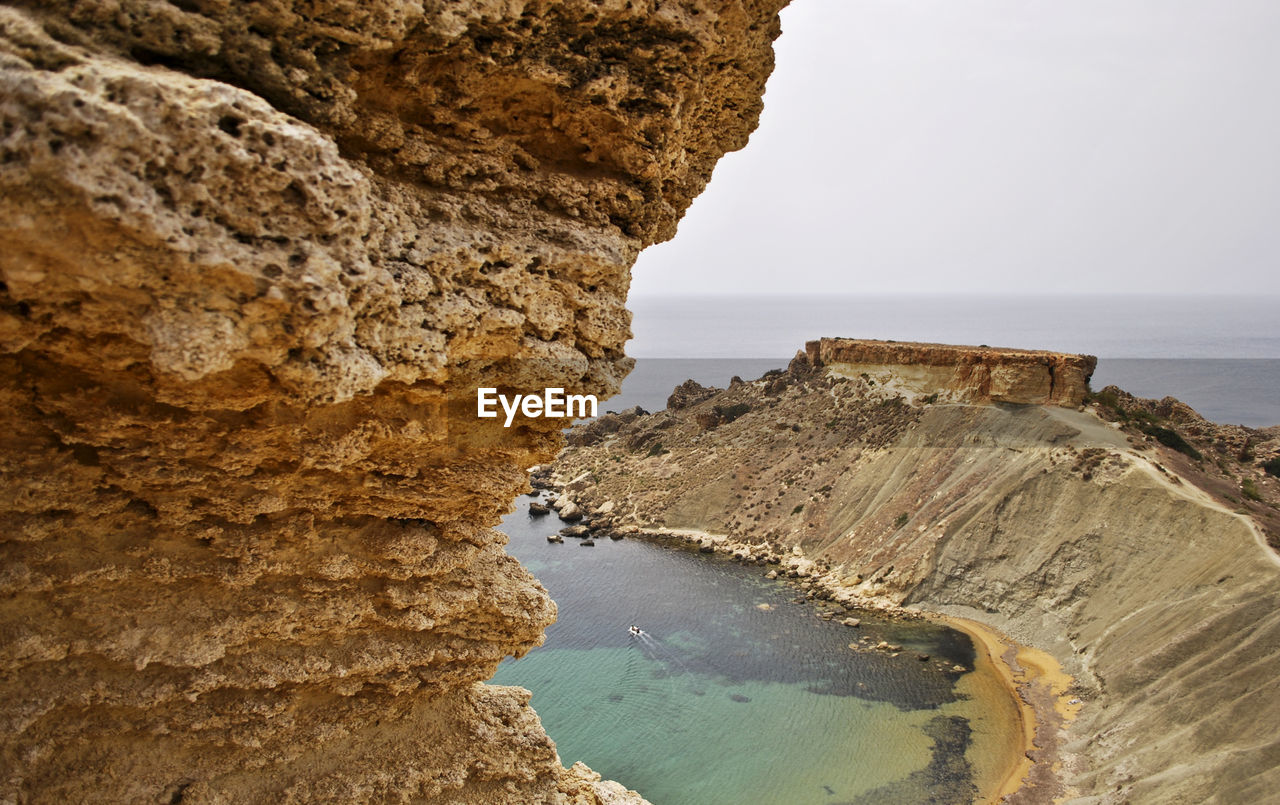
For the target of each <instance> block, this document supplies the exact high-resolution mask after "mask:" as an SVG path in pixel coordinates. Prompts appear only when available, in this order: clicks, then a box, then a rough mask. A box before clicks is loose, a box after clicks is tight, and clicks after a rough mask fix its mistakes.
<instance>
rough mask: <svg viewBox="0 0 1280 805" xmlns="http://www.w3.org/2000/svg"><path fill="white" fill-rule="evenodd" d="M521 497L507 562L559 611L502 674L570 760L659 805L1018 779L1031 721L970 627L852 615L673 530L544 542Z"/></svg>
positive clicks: (925, 790) (546, 529) (975, 791)
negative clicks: (847, 620) (585, 541)
mask: <svg viewBox="0 0 1280 805" xmlns="http://www.w3.org/2000/svg"><path fill="white" fill-rule="evenodd" d="M527 501H528V499H521V500H520V501H519V502H518V503H517V510H516V512H515V513H513V514H511V515H508V516H507V518H506V519H505V520H504V522H503V525H502V530H503V531H505V532H506V533H507V534H508V535H509V536H510V537H511V542H510V544H509V545H508V552H510V553H511V554H512V555H514V556H516V557H517V558H519V559H520V560H521V562H522V564H524V565H525V566H527V567H528V568H529V569H530V570H531V571H532V572H533V573H534V574H535V575H536V576H537V577H538V578H539V579H540V580H541V581H542V582H543V583H544V585H546V587H547V589H548V591H549V592H550V593H551V595H552V597H553V599H555V600H556V602H557V604H558V607H559V618H558V621H557V623H555V624H553V625H552V626H551V627H549V628H548V630H547V642H546V644H545V645H544V646H543V647H541V648H538V649H534V650H533V651H532V652H530V653H529V654H528V655H527V656H525V657H523V658H521V659H518V660H508V661H506V662H505V663H504V664H503V665H502V666H501V667H500V668H499V670H498V673H497V675H496V676H495V678H494V680H493V681H494V682H495V683H497V684H509V685H519V686H522V687H526V688H528V689H530V690H531V691H532V692H533V699H532V706H533V707H534V709H535V710H537V712H538V713H539V715H540V717H541V718H542V720H543V724H544V726H545V727H546V729H547V732H548V734H549V735H550V736H551V737H552V739H553V740H555V741H556V744H557V749H558V751H559V753H560V756H561V759H562V761H564V762H565V763H566V764H572V763H574V762H576V761H579V760H581V761H584V762H586V763H587V764H588V765H589V766H591V767H592V768H593V769H595V770H596V771H598V772H600V773H601V774H603V775H605V776H606V777H607V778H608V779H613V780H617V781H619V782H621V783H623V784H624V785H625V786H627V787H628V788H633V789H635V790H638V791H639V792H640V793H641V794H643V795H644V796H646V797H647V798H649V799H650V800H651V801H653V802H654V803H658V805H669V804H670V805H678V804H679V803H695V802H696V803H719V802H723V803H732V802H744V801H750V802H759V803H815V805H818V804H820V803H847V802H860V803H872V802H909V801H929V800H930V798H935V799H936V798H940V799H938V801H993V800H994V799H995V798H997V796H998V795H999V794H1003V793H1007V792H1008V791H1010V790H1012V789H1013V788H1015V787H1016V786H1017V783H1018V782H1019V781H1020V780H1021V778H1022V774H1023V772H1025V762H1024V761H1025V758H1024V757H1023V753H1024V752H1025V751H1026V749H1027V748H1028V747H1027V744H1026V742H1025V739H1024V734H1023V729H1024V717H1023V716H1022V715H1021V714H1020V712H1019V709H1018V707H1017V704H1018V702H1017V699H1016V697H1015V695H1014V694H1013V691H1012V689H1011V688H1010V685H1009V680H1006V679H1005V678H1004V677H1002V676H1001V674H1000V673H999V670H998V669H997V667H996V664H995V663H993V661H992V657H991V656H990V655H989V653H988V648H987V646H986V645H985V644H984V643H983V642H982V641H974V640H972V639H971V637H970V634H972V632H971V631H970V630H963V631H957V630H953V629H950V628H947V627H945V626H941V625H939V624H936V623H933V622H930V621H926V620H923V619H907V620H903V619H900V618H895V617H891V616H889V615H887V614H884V613H874V612H861V611H857V612H845V611H844V610H843V608H840V607H838V606H836V605H834V604H832V603H830V602H824V601H821V600H813V599H806V597H805V591H804V589H803V588H802V586H801V585H802V583H803V580H790V581H789V580H785V579H777V580H771V579H767V578H765V574H766V572H767V571H768V570H769V569H770V568H769V567H762V566H757V565H752V564H743V563H739V562H734V561H731V560H730V558H728V557H727V556H726V555H724V554H705V553H699V552H698V551H697V550H696V547H692V546H691V544H687V543H686V542H684V541H683V540H681V539H680V538H672V537H667V538H663V537H657V538H653V537H650V538H647V539H636V538H628V539H624V540H621V541H615V540H610V539H608V538H598V539H597V540H596V541H595V544H594V545H593V546H582V547H580V544H579V541H578V540H576V539H573V538H567V539H566V540H565V541H564V543H550V542H548V540H547V536H549V535H551V534H554V533H555V532H556V531H557V530H558V529H559V528H560V527H561V526H562V525H563V524H562V523H560V522H559V520H558V519H557V518H556V517H554V516H551V517H543V518H539V517H534V516H531V515H530V514H529V513H528V508H527V506H528V502H527ZM824 613H826V614H825V617H826V618H829V619H824V617H823V616H824ZM847 615H857V616H858V619H859V620H860V625H859V626H857V627H850V626H845V625H842V624H841V623H840V621H841V620H842V619H843V618H844V617H845V616H847ZM632 623H636V624H638V625H639V626H641V627H642V628H643V629H644V630H645V631H646V634H644V635H642V636H640V637H633V636H632V635H630V634H629V633H628V631H627V627H628V625H630V624H632ZM851 644H852V645H851ZM883 644H889V646H891V647H892V648H893V649H897V650H887V649H881V650H877V649H876V648H875V647H876V646H877V645H883ZM922 656H927V657H928V659H927V660H923V661H922V660H921V659H920V657H922Z"/></svg>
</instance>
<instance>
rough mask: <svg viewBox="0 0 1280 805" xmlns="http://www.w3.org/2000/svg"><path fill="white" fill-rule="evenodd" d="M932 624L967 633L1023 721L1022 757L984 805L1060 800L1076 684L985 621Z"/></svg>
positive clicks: (943, 619)
mask: <svg viewBox="0 0 1280 805" xmlns="http://www.w3.org/2000/svg"><path fill="white" fill-rule="evenodd" d="M929 617H930V619H931V620H936V621H937V622H939V623H942V624H945V625H947V626H950V627H951V628H953V629H955V630H957V631H960V632H964V633H965V634H967V635H969V637H970V639H972V640H973V643H974V647H975V648H976V649H977V650H978V651H980V652H982V653H984V654H985V655H986V658H987V660H988V661H989V662H990V664H991V667H992V669H993V670H994V671H995V672H996V674H997V676H998V677H999V678H1000V680H1001V681H1002V682H1004V684H1005V687H1006V688H1007V690H1008V692H1009V695H1010V696H1011V697H1012V699H1013V701H1014V703H1015V705H1016V708H1017V711H1018V715H1019V721H1020V727H1021V733H1022V751H1021V753H1020V754H1018V755H1016V756H1014V757H1012V758H1011V761H1012V762H1011V763H1010V764H1009V766H1008V768H1007V770H1006V771H1005V773H1004V774H1003V775H1001V776H1000V778H999V779H998V780H994V781H993V785H992V786H991V788H990V789H989V793H988V792H987V791H984V792H982V799H981V801H982V802H988V803H998V802H1005V801H1016V802H1051V801H1053V800H1054V799H1056V798H1057V797H1058V796H1060V795H1061V794H1062V793H1063V791H1062V786H1061V783H1060V782H1059V781H1058V780H1057V779H1056V775H1055V774H1054V768H1055V767H1056V766H1057V764H1058V760H1059V758H1058V751H1059V745H1058V731H1059V730H1060V729H1061V727H1062V726H1063V724H1065V722H1067V721H1069V720H1071V719H1072V718H1074V717H1075V714H1076V711H1077V710H1078V709H1079V705H1073V704H1071V703H1070V700H1069V698H1068V697H1069V693H1068V691H1069V690H1070V687H1071V684H1072V682H1073V680H1072V678H1071V677H1070V676H1069V675H1068V674H1066V673H1065V672H1064V671H1063V670H1062V667H1061V666H1060V665H1059V664H1058V661H1057V660H1055V659H1053V657H1052V656H1050V655H1049V654H1047V653H1045V652H1043V651H1040V650H1038V649H1033V648H1030V647H1028V646H1023V645H1020V644H1018V643H1017V642H1015V641H1014V640H1012V639H1011V638H1009V637H1008V636H1006V635H1004V634H1001V633H1000V632H999V631H997V630H995V629H994V628H992V627H990V626H987V625H986V624H984V623H981V622H979V621H974V620H970V619H968V618H960V617H956V616H954V615H942V614H937V613H929Z"/></svg>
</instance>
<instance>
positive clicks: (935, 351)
mask: <svg viewBox="0 0 1280 805" xmlns="http://www.w3.org/2000/svg"><path fill="white" fill-rule="evenodd" d="M804 355H805V357H806V359H807V360H808V362H809V363H810V364H811V365H813V366H817V367H828V368H829V369H831V370H834V371H838V372H840V373H842V374H845V375H847V376H850V377H852V376H859V375H864V374H865V375H867V376H868V377H881V378H883V379H884V380H885V381H886V382H894V383H896V384H897V385H899V386H900V387H901V388H903V389H904V390H907V391H911V392H914V393H917V394H924V395H928V394H937V395H939V396H940V397H941V398H943V399H946V400H949V401H952V402H968V403H976V402H999V403H1017V404H1022V405H1061V406H1066V407H1070V408H1074V407H1075V406H1078V405H1080V403H1081V402H1082V401H1083V400H1084V396H1085V395H1086V394H1087V393H1088V392H1089V378H1090V377H1091V376H1092V375H1093V370H1094V368H1095V367H1096V366H1097V363H1098V359H1097V358H1095V357H1093V356H1092V355H1069V354H1065V353H1061V352H1044V351H1040V350H1026V349H995V348H992V347H987V346H981V347H962V346H951V345H948V344H917V343H910V342H905V343H904V342H897V341H871V340H864V339H854V338H822V339H819V340H817V341H810V342H808V343H807V344H805V351H804Z"/></svg>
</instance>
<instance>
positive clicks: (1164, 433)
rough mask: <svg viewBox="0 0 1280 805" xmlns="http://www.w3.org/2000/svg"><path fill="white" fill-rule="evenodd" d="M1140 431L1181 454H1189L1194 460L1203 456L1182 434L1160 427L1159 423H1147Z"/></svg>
mask: <svg viewBox="0 0 1280 805" xmlns="http://www.w3.org/2000/svg"><path fill="white" fill-rule="evenodd" d="M1142 432H1143V433H1145V434H1147V435H1148V436H1150V437H1152V438H1153V439H1155V440H1156V441H1157V442H1159V443H1160V444H1162V445H1164V446H1165V447H1171V448H1173V449H1174V450H1177V451H1178V452H1179V453H1182V454H1183V455H1186V456H1190V457H1191V458H1194V459H1195V460H1196V461H1199V460H1200V459H1202V458H1204V456H1202V455H1200V451H1199V450H1197V449H1195V448H1194V447H1192V446H1191V444H1190V443H1189V442H1188V441H1187V440H1186V439H1184V438H1182V434H1181V433H1178V432H1177V431H1176V430H1173V429H1171V428H1162V427H1160V426H1159V425H1147V426H1146V427H1144V428H1143V429H1142Z"/></svg>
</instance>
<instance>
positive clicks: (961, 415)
mask: <svg viewBox="0 0 1280 805" xmlns="http://www.w3.org/2000/svg"><path fill="white" fill-rule="evenodd" d="M777 378H778V375H776V374H775V375H772V376H770V377H766V378H762V379H760V380H758V381H755V382H754V383H749V384H745V385H744V386H738V387H735V388H733V389H728V390H724V391H722V392H720V393H718V394H717V395H715V396H713V397H710V398H708V399H707V400H705V401H703V402H701V403H699V404H698V405H695V406H693V407H691V408H688V409H686V410H683V411H679V412H672V411H665V412H660V413H658V414H654V415H652V416H651V417H648V418H640V419H638V420H636V421H635V422H634V423H632V424H631V425H628V426H627V427H624V428H622V429H621V430H619V431H618V432H617V434H616V435H615V436H614V437H612V438H611V439H608V440H605V441H602V442H600V443H599V444H597V445H595V446H591V447H577V448H572V449H569V450H567V451H566V452H565V453H564V454H563V455H562V456H561V458H560V460H559V461H558V462H557V465H556V466H557V471H558V473H559V475H560V476H562V477H580V476H582V474H583V473H585V472H587V471H588V470H589V471H590V473H591V474H592V475H591V477H592V478H593V479H595V482H594V483H593V484H592V485H588V486H585V487H582V488H580V489H579V490H578V491H577V492H576V493H575V496H576V499H577V500H578V501H579V502H580V504H581V505H582V506H583V507H586V508H590V507H592V506H593V505H594V504H595V503H596V502H598V501H605V500H612V501H622V502H623V505H622V506H621V507H619V508H618V509H615V510H614V511H613V513H612V516H611V517H609V518H601V519H600V520H599V521H598V522H597V525H598V526H599V527H601V528H614V529H638V530H640V531H664V530H668V531H669V530H677V531H683V532H684V533H686V534H693V535H696V539H698V540H699V541H700V542H701V544H703V545H707V546H713V545H724V546H727V547H728V549H730V550H735V551H738V552H739V553H741V554H742V555H744V556H746V557H748V558H751V557H755V558H757V560H758V559H759V558H760V557H766V558H769V559H770V560H772V559H774V558H778V557H782V563H781V565H780V567H781V568H782V569H783V570H784V571H789V572H794V570H795V569H797V568H799V569H802V570H803V571H804V572H806V573H813V574H816V575H817V576H818V577H819V578H818V579H817V581H820V582H821V584H822V587H823V589H825V590H826V591H827V593H829V594H831V595H832V596H834V597H836V598H837V599H838V600H842V601H848V602H854V603H856V602H862V603H863V604H865V605H867V606H882V605H892V606H906V607H909V608H912V609H920V610H925V611H932V612H936V613H943V614H948V615H954V616H960V617H965V618H970V619H973V620H977V621H980V622H982V623H985V624H988V625H990V626H993V627H995V628H997V629H999V630H1001V631H1002V632H1004V633H1005V634H1007V635H1009V636H1011V637H1013V638H1015V639H1016V640H1018V641H1019V642H1020V643H1022V644H1024V645H1027V646H1033V647H1036V648H1039V649H1042V650H1044V651H1047V652H1049V653H1050V654H1052V655H1053V656H1054V657H1055V658H1056V659H1057V660H1058V661H1059V662H1060V663H1061V664H1062V665H1063V667H1064V668H1065V669H1066V670H1067V671H1068V672H1069V673H1070V674H1071V675H1072V676H1073V677H1074V678H1075V683H1074V689H1073V690H1072V691H1071V693H1070V694H1068V697H1069V698H1066V699H1065V700H1060V701H1058V702H1054V701H1053V700H1052V699H1050V700H1048V701H1041V702H1039V705H1040V707H1041V712H1042V713H1043V712H1047V713H1048V714H1049V715H1048V722H1047V723H1048V724H1049V726H1050V728H1051V729H1050V731H1049V732H1048V733H1046V732H1045V731H1044V730H1043V729H1042V730H1041V731H1040V732H1039V733H1038V734H1037V737H1036V742H1037V746H1036V749H1034V750H1032V752H1031V755H1030V756H1031V757H1032V758H1034V759H1035V760H1036V761H1037V762H1036V763H1035V765H1034V766H1033V767H1032V770H1031V773H1030V775H1029V776H1028V777H1027V782H1026V783H1025V784H1024V785H1023V787H1022V789H1021V790H1020V791H1019V793H1018V794H1016V795H1015V797H1014V798H1013V799H1012V800H1011V801H1014V802H1048V801H1053V800H1055V799H1061V798H1065V799H1066V800H1067V801H1071V802H1081V803H1119V802H1125V801H1131V802H1212V801H1220V802H1257V801H1267V800H1270V799H1272V798H1273V797H1274V791H1276V790H1277V787H1280V766H1277V765H1276V763H1275V762H1274V758H1275V757H1276V755H1277V753H1278V752H1280V738H1277V736H1276V735H1275V733H1274V730H1273V729H1272V728H1271V725H1272V724H1274V723H1276V721H1277V720H1280V691H1277V689H1276V685H1275V673H1274V666H1275V663H1276V661H1277V659H1278V658H1280V653H1278V652H1280V650H1278V649H1277V647H1278V646H1280V560H1277V557H1276V555H1275V553H1274V552H1273V551H1271V550H1270V549H1269V548H1268V547H1267V545H1266V543H1265V542H1264V539H1263V534H1262V531H1261V529H1260V527H1259V521H1257V520H1255V519H1253V518H1251V517H1250V516H1249V513H1250V512H1257V513H1258V516H1259V517H1260V516H1261V515H1262V513H1263V512H1265V511H1266V510H1269V509H1272V508H1273V507H1274V506H1275V504H1277V503H1280V480H1277V479H1276V478H1273V477H1270V476H1267V475H1266V474H1265V473H1264V471H1263V469H1262V468H1261V466H1260V465H1259V464H1257V463H1256V462H1257V461H1258V460H1259V459H1260V458H1265V457H1266V456H1268V455H1270V454H1269V453H1267V452H1264V451H1266V450H1270V449H1272V448H1273V447H1274V434H1273V433H1271V431H1247V430H1245V431H1243V432H1237V431H1236V430H1235V429H1228V431H1224V432H1223V433H1222V434H1220V435H1217V436H1214V437H1213V441H1208V440H1207V439H1208V436H1207V435H1208V434H1209V433H1210V430H1209V429H1207V426H1206V425H1205V424H1203V420H1200V419H1199V417H1194V416H1192V415H1191V414H1189V413H1188V411H1189V409H1185V406H1181V404H1177V405H1175V404H1173V403H1172V402H1166V403H1154V402H1152V401H1137V400H1134V399H1133V398H1131V397H1128V395H1123V394H1116V393H1112V394H1110V395H1097V396H1098V397H1104V396H1106V397H1107V399H1108V400H1109V402H1107V403H1106V404H1105V407H1106V409H1107V410H1106V411H1105V412H1104V411H1101V410H1100V408H1090V409H1089V410H1085V411H1076V410H1069V409H1065V408H1061V407H1057V406H990V405H956V404H947V405H943V404H936V403H929V402H927V401H926V400H924V399H920V400H917V401H916V402H915V403H908V402H906V400H905V399H904V398H903V397H901V396H897V395H898V392H897V391H895V390H894V389H892V388H886V387H885V385H884V384H882V383H878V382H874V381H873V380H872V379H870V378H861V377H857V376H855V377H853V378H848V377H844V376H842V375H841V374H836V373H829V374H819V373H811V374H800V375H797V376H795V377H793V378H792V379H791V380H790V381H789V382H787V383H786V384H785V387H784V388H781V389H778V388H775V387H774V386H775V381H776V380H777ZM1095 402H1097V400H1095ZM729 405H747V406H749V408H750V410H749V411H747V412H746V413H744V414H743V415H742V416H741V417H739V418H738V419H736V420H735V421H733V422H730V423H726V424H722V425H720V426H719V427H717V428H715V429H714V430H709V431H708V430H705V429H704V428H702V427H701V425H700V423H699V422H698V421H697V420H698V415H699V413H700V410H701V409H703V408H706V409H713V408H714V407H716V406H720V407H725V406H729ZM1102 405H1103V404H1102V403H1101V402H1099V406H1102ZM1112 405H1115V406H1118V408H1113V407H1111V406H1112ZM1184 409H1185V410H1184ZM1116 411H1120V412H1121V413H1123V414H1124V415H1125V416H1126V417H1127V419H1126V421H1127V422H1128V423H1130V424H1123V423H1121V422H1120V421H1118V420H1117V421H1116V422H1108V421H1107V420H1106V419H1103V418H1100V417H1099V416H1098V414H1099V413H1106V414H1107V416H1108V417H1109V418H1113V419H1114V418H1116V416H1117V415H1116V413H1115V412H1116ZM1141 411H1146V412H1147V414H1146V416H1145V417H1144V416H1141V415H1140V413H1139V412H1141ZM1158 411H1165V412H1166V413H1167V416H1168V417H1169V418H1168V419H1167V420H1165V419H1159V420H1157V419H1154V418H1155V417H1157V416H1160V415H1159V414H1158V413H1157V412H1158ZM1108 412H1109V413H1108ZM1150 424H1157V425H1158V426H1159V427H1165V428H1169V429H1175V428H1179V429H1181V428H1184V427H1185V428H1189V429H1188V430H1187V431H1185V435H1186V438H1187V439H1189V440H1193V441H1195V442H1196V443H1197V444H1198V445H1199V448H1198V449H1199V450H1200V451H1202V452H1203V453H1204V458H1203V459H1201V460H1195V459H1191V458H1189V457H1188V456H1187V455H1186V454H1185V453H1183V452H1179V451H1178V450H1176V449H1174V448H1171V447H1168V446H1166V445H1165V444H1164V443H1162V442H1161V441H1159V440H1158V439H1156V438H1153V437H1150V436H1148V435H1147V434H1146V432H1145V431H1143V430H1142V429H1141V428H1140V427H1139V425H1143V426H1146V425H1150ZM659 427H660V430H661V438H662V444H663V447H664V451H663V453H662V454H660V455H658V454H652V453H648V452H645V451H643V450H637V449H635V448H633V447H632V445H633V444H635V443H637V442H639V443H641V444H643V437H644V434H645V433H646V432H647V431H650V430H653V429H658V428H659ZM1197 428H1198V429H1201V430H1204V432H1205V434H1206V441H1201V437H1200V436H1199V435H1197V434H1199V433H1200V432H1201V431H1200V430H1196V429H1197ZM1180 432H1181V431H1180ZM1233 434H1234V435H1236V436H1238V437H1239V438H1240V440H1241V442H1242V443H1244V444H1248V445H1252V447H1251V448H1250V449H1251V451H1253V452H1251V453H1250V454H1249V456H1248V458H1247V460H1245V461H1241V460H1240V457H1239V456H1238V455H1236V454H1235V453H1234V452H1233V448H1236V449H1238V445H1235V444H1234V443H1233V442H1232V441H1231V437H1232V435H1233ZM1219 439H1220V440H1222V441H1223V443H1224V445H1225V446H1226V449H1224V451H1223V452H1218V451H1217V449H1216V444H1215V443H1216V441H1218V440H1219ZM1211 455H1212V456H1213V457H1214V458H1213V460H1212V461H1211V460H1210V456H1211ZM1244 481H1248V482H1249V484H1248V485H1249V487H1250V488H1252V489H1255V490H1256V491H1257V493H1258V497H1259V500H1258V501H1254V502H1253V503H1255V504H1256V506H1255V507H1254V508H1252V509H1251V508H1246V507H1245V506H1244V505H1243V503H1242V501H1241V498H1240V497H1239V495H1240V488H1241V486H1242V484H1244ZM1228 482H1230V483H1232V484H1233V489H1234V492H1235V495H1236V496H1235V497H1229V496H1224V495H1226V494H1227V493H1225V492H1223V491H1222V490H1221V489H1220V487H1221V486H1222V485H1224V484H1227V483H1228ZM1251 505H1252V504H1251ZM708 549H710V548H708ZM789 569H790V570H789ZM816 588H817V584H815V586H814V589H816ZM811 592H812V591H811ZM1070 698H1075V699H1078V700H1079V703H1078V704H1070V703H1069V702H1070ZM1072 715H1074V720H1073V721H1070V722H1069V724H1067V726H1065V729H1064V730H1063V731H1062V732H1061V733H1059V732H1058V731H1057V729H1056V726H1055V725H1056V723H1057V721H1059V720H1064V721H1065V720H1067V719H1069V718H1070V717H1071V716H1072ZM1042 726H1043V725H1042ZM1055 744H1056V745H1057V746H1059V747H1060V748H1061V750H1062V751H1061V753H1060V754H1058V755H1056V756H1055V755H1054V754H1053V752H1052V751H1051V750H1052V748H1053V746H1054V745H1055Z"/></svg>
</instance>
